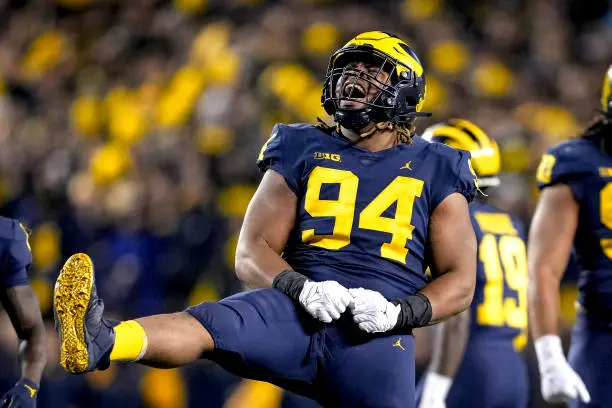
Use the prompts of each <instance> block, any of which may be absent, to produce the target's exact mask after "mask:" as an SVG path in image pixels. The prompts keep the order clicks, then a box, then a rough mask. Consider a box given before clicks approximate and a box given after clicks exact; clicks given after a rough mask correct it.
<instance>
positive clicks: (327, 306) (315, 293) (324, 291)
mask: <svg viewBox="0 0 612 408" xmlns="http://www.w3.org/2000/svg"><path fill="white" fill-rule="evenodd" d="M351 300H352V297H351V295H350V294H349V291H348V289H346V288H345V287H344V286H342V285H341V284H339V283H338V282H336V281H324V282H312V281H306V283H304V287H303V288H302V291H301V292H300V297H299V301H300V303H301V304H302V306H303V307H304V309H306V311H307V312H308V313H310V315H311V316H312V317H314V318H316V319H319V320H320V321H322V322H323V323H330V322H331V321H332V320H335V319H337V318H339V317H340V315H341V314H342V313H344V311H345V310H346V308H347V306H348V305H349V303H350V302H351Z"/></svg>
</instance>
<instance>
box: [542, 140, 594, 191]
mask: <svg viewBox="0 0 612 408" xmlns="http://www.w3.org/2000/svg"><path fill="white" fill-rule="evenodd" d="M589 172H590V169H589V166H588V164H587V163H586V162H585V160H584V157H582V155H581V151H580V148H578V147H575V146H572V145H571V144H570V143H563V144H561V145H558V146H555V147H552V148H551V149H549V150H548V151H547V152H546V153H545V154H544V155H543V156H542V160H541V161H540V165H539V166H538V170H537V173H536V180H537V182H538V188H539V189H540V190H543V189H544V188H546V187H549V186H553V185H555V184H567V185H568V186H569V187H570V188H571V190H572V193H573V194H574V196H575V197H576V199H577V200H580V199H581V198H582V197H583V195H584V191H583V189H584V186H583V185H584V183H583V182H582V180H583V179H584V176H585V175H587V174H588V173H589Z"/></svg>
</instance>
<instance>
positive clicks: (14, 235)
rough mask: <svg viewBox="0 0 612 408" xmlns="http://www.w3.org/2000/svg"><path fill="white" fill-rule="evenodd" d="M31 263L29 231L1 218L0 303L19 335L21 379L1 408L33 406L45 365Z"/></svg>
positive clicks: (44, 346)
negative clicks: (30, 270) (32, 283)
mask: <svg viewBox="0 0 612 408" xmlns="http://www.w3.org/2000/svg"><path fill="white" fill-rule="evenodd" d="M31 263H32V255H31V254H30V245H29V243H28V234H27V232H26V231H25V229H24V228H23V226H22V225H21V224H20V223H19V222H18V221H15V220H12V219H9V218H4V217H0V302H1V303H2V306H3V307H4V309H5V310H6V312H7V313H8V315H9V317H10V319H11V322H12V323H13V327H14V328H15V331H16V332H17V336H18V337H19V341H20V344H19V361H20V363H21V379H20V380H19V381H18V382H17V383H16V384H15V386H14V387H13V388H11V389H10V390H8V391H7V392H6V393H5V394H4V395H3V396H2V397H1V398H0V407H2V408H4V407H10V408H33V407H35V406H36V397H37V396H38V386H39V384H40V378H41V376H42V372H43V370H44V368H45V365H46V364H47V349H46V347H47V345H46V341H45V328H44V326H43V321H42V317H41V315H40V306H39V305H38V299H37V298H36V295H35V294H34V291H33V290H32V287H31V286H30V284H29V282H28V268H29V266H30V264H31Z"/></svg>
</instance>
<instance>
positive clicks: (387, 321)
mask: <svg viewBox="0 0 612 408" xmlns="http://www.w3.org/2000/svg"><path fill="white" fill-rule="evenodd" d="M349 293H350V294H351V296H353V301H352V302H351V304H350V305H349V308H350V310H351V312H352V313H353V321H354V322H355V323H357V325H358V326H359V328H360V329H361V330H363V331H365V332H368V333H381V332H386V331H389V330H391V329H393V328H394V327H395V325H396V324H397V318H398V316H399V313H400V306H399V305H394V304H393V303H391V302H389V301H388V300H387V299H385V297H384V296H383V295H381V294H380V293H378V292H376V291H374V290H368V289H363V288H357V289H349Z"/></svg>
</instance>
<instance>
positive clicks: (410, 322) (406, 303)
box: [391, 292, 432, 330]
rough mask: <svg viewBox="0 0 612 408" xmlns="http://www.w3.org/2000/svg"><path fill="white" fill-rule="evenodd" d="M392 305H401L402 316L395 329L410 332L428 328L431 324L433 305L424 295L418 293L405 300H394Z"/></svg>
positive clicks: (400, 315)
mask: <svg viewBox="0 0 612 408" xmlns="http://www.w3.org/2000/svg"><path fill="white" fill-rule="evenodd" d="M391 303H393V304H394V305H400V314H399V316H398V317H397V323H396V325H395V327H394V329H397V330H409V329H413V328H415V327H423V326H427V325H428V324H429V322H431V316H432V311H431V303H430V302H429V299H427V296H425V295H424V294H422V293H419V292H417V293H415V294H414V295H410V296H408V297H405V298H403V299H397V300H393V301H391Z"/></svg>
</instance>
